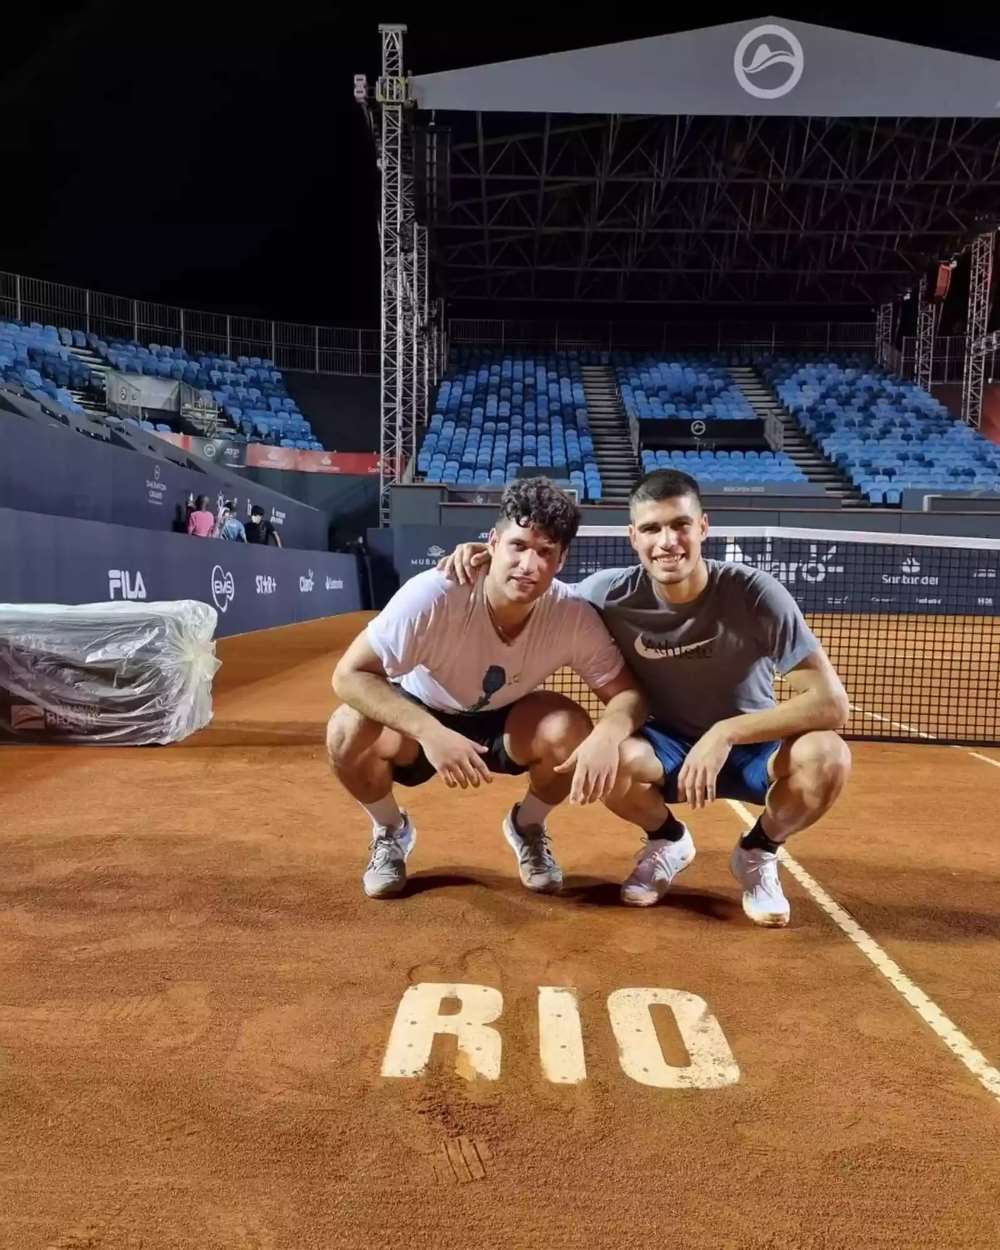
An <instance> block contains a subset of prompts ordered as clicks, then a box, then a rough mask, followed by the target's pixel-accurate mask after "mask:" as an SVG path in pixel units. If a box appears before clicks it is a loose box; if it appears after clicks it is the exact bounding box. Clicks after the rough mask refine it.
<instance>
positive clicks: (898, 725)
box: [850, 703, 934, 741]
mask: <svg viewBox="0 0 1000 1250" xmlns="http://www.w3.org/2000/svg"><path fill="white" fill-rule="evenodd" d="M850 708H851V711H852V712H860V713H861V715H862V716H868V717H870V718H871V719H872V720H880V721H881V722H882V724H883V725H891V726H892V727H893V729H904V730H905V731H906V732H907V733H908V734H916V735H917V737H918V738H926V739H928V741H931V740H933V737H934V735H933V734H925V733H924V731H923V730H922V729H917V728H916V727H915V726H914V725H907V724H906V723H905V722H904V721H901V720H890V719H889V717H888V716H879V714H878V712H867V711H866V710H865V709H864V708H863V707H858V705H857V704H856V703H852V704H850Z"/></svg>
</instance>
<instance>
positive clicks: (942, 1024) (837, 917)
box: [726, 760, 1000, 1102]
mask: <svg viewBox="0 0 1000 1250" xmlns="http://www.w3.org/2000/svg"><path fill="white" fill-rule="evenodd" d="M990 763H993V761H992V760H991V761H990ZM726 802H727V803H728V804H729V806H730V807H731V808H732V809H733V811H735V812H736V813H737V815H739V816H740V817H741V818H742V819H743V820H745V821H746V822H747V827H748V828H749V827H751V826H752V825H753V824H754V820H755V818H754V817H753V816H752V815H751V814H750V812H749V811H748V810H747V808H745V807H744V806H743V804H742V803H739V802H737V801H736V799H727V800H726ZM778 855H779V857H780V859H781V861H782V863H783V864H784V865H785V866H786V867H787V869H788V871H789V872H790V873H791V874H792V876H793V877H794V878H795V879H796V881H798V883H799V884H800V885H801V886H802V888H803V889H804V890H805V891H806V893H807V894H808V895H809V896H810V897H811V898H812V900H813V901H814V902H815V903H816V904H817V905H818V906H819V907H820V908H822V910H823V911H825V912H826V914H827V915H828V916H829V917H830V919H831V920H832V921H833V922H834V924H835V925H837V926H838V928H840V929H841V930H843V932H844V933H845V934H846V935H847V936H848V937H849V938H850V939H851V941H852V942H853V943H854V945H855V946H856V947H857V948H858V950H860V951H861V953H862V954H863V955H865V956H866V957H867V958H868V959H870V960H871V962H872V963H873V964H874V965H875V967H876V968H877V969H878V970H879V972H881V974H882V975H883V976H884V977H885V979H886V980H887V981H888V982H889V984H890V985H891V986H893V988H894V989H896V990H898V991H899V992H900V994H902V996H903V997H904V998H905V999H906V1001H907V1002H908V1003H909V1004H910V1006H911V1007H912V1008H913V1010H914V1011H915V1012H916V1013H917V1015H918V1016H920V1017H921V1019H923V1020H924V1021H925V1022H926V1023H927V1024H929V1025H930V1027H931V1028H932V1029H933V1030H934V1032H935V1033H936V1034H937V1035H938V1037H939V1038H940V1039H941V1040H942V1042H944V1044H945V1045H946V1046H947V1047H948V1049H949V1050H950V1051H951V1052H952V1053H953V1054H954V1055H955V1056H956V1057H957V1058H958V1059H960V1060H961V1062H962V1063H964V1064H965V1066H966V1067H967V1068H968V1069H969V1071H970V1072H971V1073H972V1074H973V1075H974V1076H975V1077H977V1078H978V1079H979V1081H980V1083H981V1084H982V1085H983V1086H984V1087H985V1088H986V1089H987V1090H988V1091H989V1093H991V1094H992V1095H993V1097H994V1098H996V1099H997V1101H998V1102H1000V1071H997V1069H996V1068H994V1067H993V1065H992V1064H991V1063H990V1062H989V1060H988V1059H987V1058H986V1056H985V1055H984V1054H982V1052H981V1051H978V1050H977V1049H976V1048H975V1046H973V1044H972V1043H971V1042H970V1041H969V1039H968V1038H967V1037H966V1036H965V1034H964V1033H963V1032H962V1031H961V1029H959V1028H958V1026H957V1025H956V1024H954V1023H952V1021H951V1020H949V1019H948V1017H947V1016H946V1015H945V1014H944V1012H943V1011H942V1010H941V1009H940V1007H938V1006H937V1005H936V1004H935V1003H933V1002H931V1000H930V999H929V998H928V997H927V995H926V994H925V993H924V992H923V990H922V989H920V987H919V986H917V985H914V984H913V982H912V981H911V980H910V978H909V977H908V976H907V975H906V973H905V972H903V970H902V969H901V968H900V966H899V965H898V964H897V963H895V962H894V961H893V960H892V959H890V958H889V956H888V955H887V954H886V953H885V951H884V950H883V949H882V947H881V946H879V944H878V942H876V941H875V939H874V938H873V937H871V935H870V934H868V933H866V932H865V931H864V929H862V927H861V926H860V925H859V924H858V922H857V921H856V920H855V919H854V917H853V916H851V915H850V914H849V913H848V912H846V911H845V910H844V909H843V907H841V906H840V904H839V903H835V902H834V901H833V899H832V898H831V897H830V896H829V894H827V892H826V891H825V890H824V889H823V887H822V886H821V885H820V884H819V882H817V881H815V880H814V879H813V878H812V877H811V876H810V875H809V873H807V872H806V870H805V869H804V868H803V867H802V865H801V864H800V863H799V862H798V861H797V860H795V859H793V858H792V857H791V855H789V854H788V851H787V850H785V848H784V847H782V848H781V850H780V851H779V852H778Z"/></svg>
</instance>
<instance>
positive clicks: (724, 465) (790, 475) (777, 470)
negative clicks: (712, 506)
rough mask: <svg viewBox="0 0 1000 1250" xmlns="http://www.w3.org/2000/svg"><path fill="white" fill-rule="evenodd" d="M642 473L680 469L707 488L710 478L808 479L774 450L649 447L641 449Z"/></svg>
mask: <svg viewBox="0 0 1000 1250" xmlns="http://www.w3.org/2000/svg"><path fill="white" fill-rule="evenodd" d="M641 457H642V471H643V473H651V472H652V471H653V470H654V469H680V470H681V471H682V472H683V473H689V474H690V475H691V476H692V477H694V478H696V479H697V480H698V483H699V485H701V486H703V487H705V488H706V489H708V490H710V489H711V485H712V483H713V482H729V483H746V485H748V486H752V485H764V486H766V485H769V484H771V483H774V482H807V481H808V480H809V479H808V478H807V477H806V475H805V474H804V473H803V472H802V470H801V469H800V468H798V466H797V465H796V464H795V462H794V461H793V460H792V459H791V458H790V457H788V456H786V455H785V454H784V453H783V452H780V451H778V452H774V451H760V452H758V451H715V452H712V451H664V450H662V449H661V450H659V451H652V450H648V449H647V450H644V451H643V452H642V453H641Z"/></svg>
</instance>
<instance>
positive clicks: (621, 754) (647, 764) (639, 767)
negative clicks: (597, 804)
mask: <svg viewBox="0 0 1000 1250" xmlns="http://www.w3.org/2000/svg"><path fill="white" fill-rule="evenodd" d="M656 771H657V769H656V762H655V757H654V756H653V752H652V748H651V747H650V746H649V743H648V742H643V741H640V740H639V739H638V738H626V739H625V741H624V742H623V743H622V744H621V746H620V747H619V749H618V774H617V776H616V777H615V784H614V787H613V788H612V791H611V793H610V794H609V795H608V798H609V800H610V801H611V802H613V803H621V802H622V801H623V800H625V799H627V798H628V797H629V795H630V794H631V793H632V791H633V790H634V789H635V788H636V787H637V786H639V787H644V788H645V787H648V786H649V785H650V784H651V782H652V780H653V777H654V775H655V773H656Z"/></svg>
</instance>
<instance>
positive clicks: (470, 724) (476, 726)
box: [392, 687, 528, 786]
mask: <svg viewBox="0 0 1000 1250" xmlns="http://www.w3.org/2000/svg"><path fill="white" fill-rule="evenodd" d="M397 689H399V693H400V694H405V695H406V697H407V698H408V699H411V700H412V701H413V702H414V703H417V704H419V705H420V707H422V708H426V709H427V711H428V712H430V714H431V716H433V717H434V719H435V720H437V721H440V722H441V724H442V725H445V726H447V728H448V729H454V731H455V732H456V733H460V734H462V735H463V737H466V738H469V739H470V740H471V741H472V742H478V743H479V744H480V746H484V747H486V748H487V752H486V754H485V755H484V756H483V757H482V759H483V762H484V763H485V764H486V767H487V768H488V769H489V770H490V772H491V773H506V774H508V776H511V777H516V776H518V775H519V774H520V773H526V772H527V771H528V766H527V764H518V763H516V762H515V761H514V760H512V759H511V758H510V756H509V755H508V754H507V748H506V747H505V746H504V744H503V733H504V726H505V725H506V723H507V717H508V715H509V713H510V711H511V708H513V707H516V706H517V704H516V703H508V704H507V706H506V707H498V708H495V709H494V710H492V711H488V712H439V711H438V709H437V708H435V707H427V704H426V703H423V702H421V700H420V699H418V698H416V697H415V696H414V695H412V694H409V693H408V692H407V691H405V690H403V689H401V688H399V687H397ZM436 771H437V769H435V767H434V765H433V764H432V763H431V762H430V760H429V759H428V758H427V756H426V755H424V749H423V747H421V746H418V747H417V758H416V759H415V760H414V761H413V763H412V764H395V763H394V764H393V766H392V776H393V780H394V781H398V782H399V784H400V785H403V786H422V785H423V784H424V782H425V781H430V779H431V778H432V777H433V776H434V774H435V772H436Z"/></svg>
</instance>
